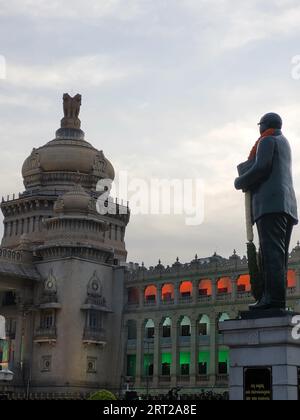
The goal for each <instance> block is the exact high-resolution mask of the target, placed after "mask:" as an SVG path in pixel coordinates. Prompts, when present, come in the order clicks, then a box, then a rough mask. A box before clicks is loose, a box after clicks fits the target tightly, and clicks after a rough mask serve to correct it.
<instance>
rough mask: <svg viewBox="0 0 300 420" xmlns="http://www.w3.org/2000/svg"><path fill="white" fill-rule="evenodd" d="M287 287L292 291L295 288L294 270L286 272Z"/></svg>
mask: <svg viewBox="0 0 300 420" xmlns="http://www.w3.org/2000/svg"><path fill="white" fill-rule="evenodd" d="M287 285H288V288H289V289H292V288H294V287H296V286H297V277H296V272H295V270H288V273H287Z"/></svg>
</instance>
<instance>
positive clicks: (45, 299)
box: [41, 269, 58, 303]
mask: <svg viewBox="0 0 300 420" xmlns="http://www.w3.org/2000/svg"><path fill="white" fill-rule="evenodd" d="M57 302H58V300H57V280H56V278H55V276H54V274H53V270H52V269H51V270H50V271H49V274H48V277H47V279H46V280H45V281H44V287H43V290H42V296H41V303H57Z"/></svg>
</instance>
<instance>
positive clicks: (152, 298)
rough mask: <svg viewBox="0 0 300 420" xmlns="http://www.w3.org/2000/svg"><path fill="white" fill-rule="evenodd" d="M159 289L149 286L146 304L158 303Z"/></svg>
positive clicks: (146, 291)
mask: <svg viewBox="0 0 300 420" xmlns="http://www.w3.org/2000/svg"><path fill="white" fill-rule="evenodd" d="M156 295H157V288H156V286H153V285H152V286H148V287H146V290H145V302H146V303H156Z"/></svg>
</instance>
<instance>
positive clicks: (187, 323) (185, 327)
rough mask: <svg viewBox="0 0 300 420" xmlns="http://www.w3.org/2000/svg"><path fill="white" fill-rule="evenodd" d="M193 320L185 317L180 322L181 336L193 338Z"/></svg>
mask: <svg viewBox="0 0 300 420" xmlns="http://www.w3.org/2000/svg"><path fill="white" fill-rule="evenodd" d="M191 326H192V324H191V320H190V318H189V317H188V316H184V317H183V318H182V320H181V322H180V336H181V337H190V336H191Z"/></svg>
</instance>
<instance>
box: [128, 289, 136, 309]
mask: <svg viewBox="0 0 300 420" xmlns="http://www.w3.org/2000/svg"><path fill="white" fill-rule="evenodd" d="M127 299H128V304H129V305H138V303H139V289H138V288H137V287H129V288H128V289H127Z"/></svg>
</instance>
